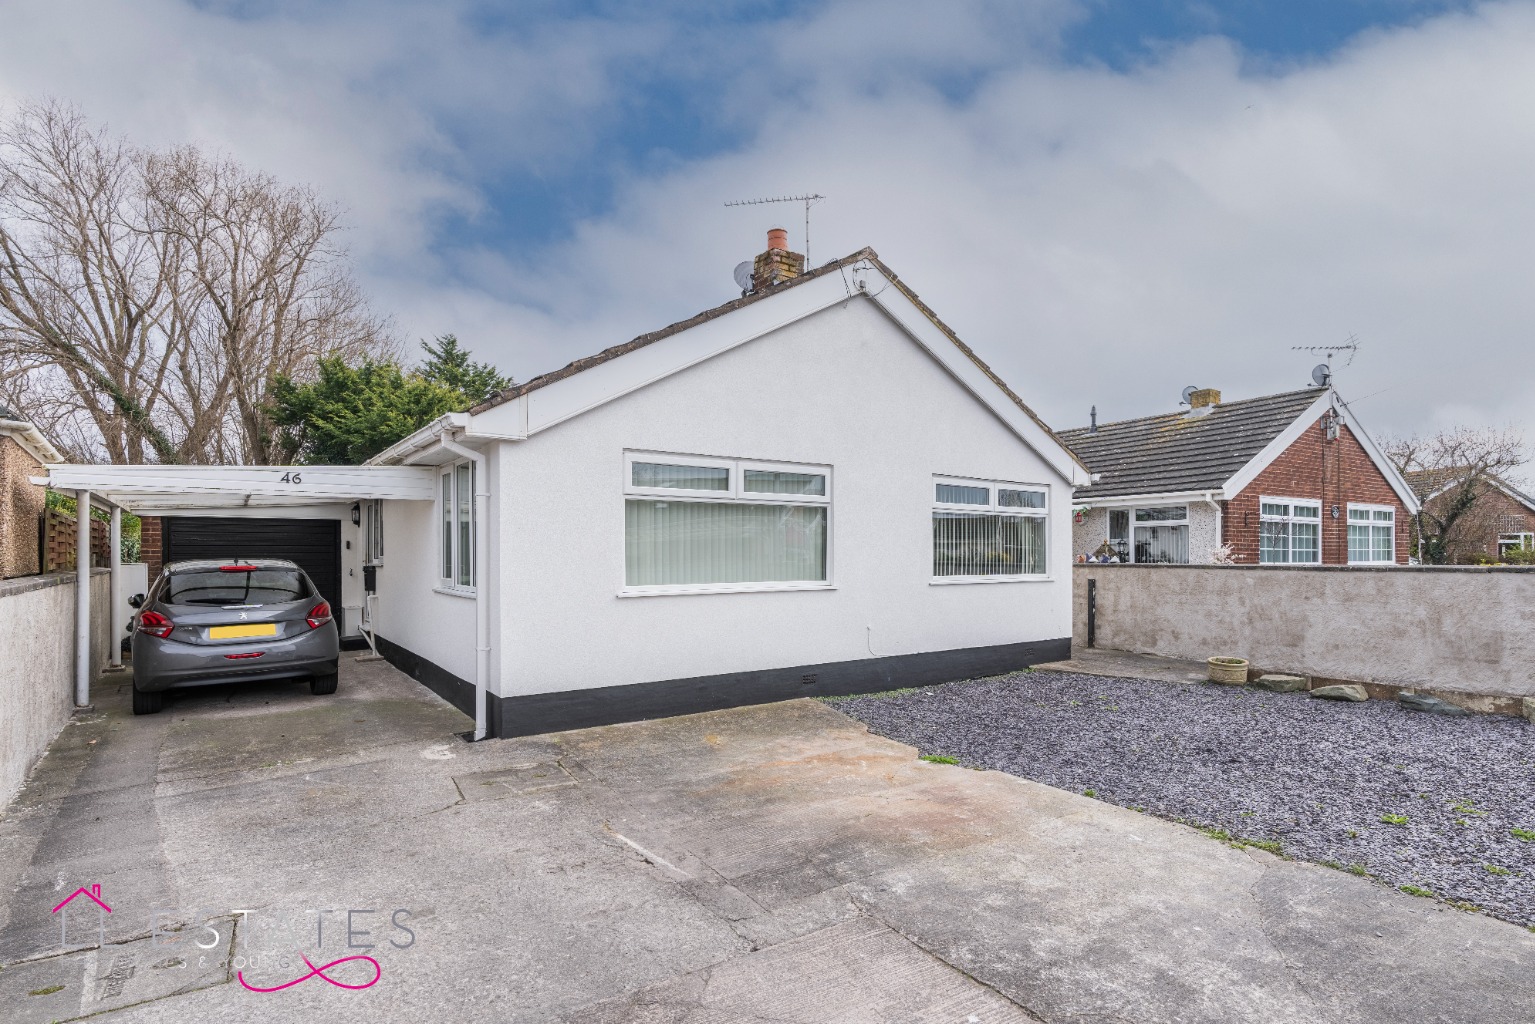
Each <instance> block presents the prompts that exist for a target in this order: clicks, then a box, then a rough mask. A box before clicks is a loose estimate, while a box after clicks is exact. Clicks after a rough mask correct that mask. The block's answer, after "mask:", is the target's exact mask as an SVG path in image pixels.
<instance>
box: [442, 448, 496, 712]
mask: <svg viewBox="0 0 1535 1024" xmlns="http://www.w3.org/2000/svg"><path fill="white" fill-rule="evenodd" d="M437 443H438V444H440V445H442V447H443V448H444V450H446V451H450V452H452V453H453V454H455V455H458V456H460V457H462V458H465V459H469V460H470V461H471V462H473V463H474V532H473V534H472V536H473V538H474V650H475V654H476V658H475V664H474V739H475V741H476V742H478V741H479V740H483V739H484V738H485V732H486V728H485V686H486V681H487V680H488V679H489V678H490V603H489V601H487V600H486V593H485V592H486V590H487V589H488V588H489V586H490V571H489V567H490V545H489V544H486V543H485V538H483V537H481V536H480V532H481V531H482V530H484V529H485V528H486V526H487V524H488V523H489V521H490V482H489V474H487V473H486V472H485V453H484V452H477V451H475V450H474V449H472V448H465V447H464V446H463V445H461V444H459V443H458V442H457V441H454V440H452V439H450V438H449V437H448V436H447V435H446V434H443V435H442V436H441V437H439V438H438V441H437Z"/></svg>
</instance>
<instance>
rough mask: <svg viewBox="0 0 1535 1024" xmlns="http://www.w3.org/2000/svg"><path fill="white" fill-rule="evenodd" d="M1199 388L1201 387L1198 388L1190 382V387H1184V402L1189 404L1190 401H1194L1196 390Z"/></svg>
mask: <svg viewBox="0 0 1535 1024" xmlns="http://www.w3.org/2000/svg"><path fill="white" fill-rule="evenodd" d="M1198 390H1199V389H1198V388H1196V387H1195V386H1194V385H1192V384H1190V385H1189V386H1188V387H1186V388H1184V389H1183V404H1184V405H1188V404H1189V402H1190V401H1192V400H1193V398H1194V392H1196V391H1198Z"/></svg>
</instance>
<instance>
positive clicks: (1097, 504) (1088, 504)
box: [1071, 488, 1221, 508]
mask: <svg viewBox="0 0 1535 1024" xmlns="http://www.w3.org/2000/svg"><path fill="white" fill-rule="evenodd" d="M1220 493H1221V492H1220V490H1219V489H1218V488H1217V489H1213V490H1209V491H1159V492H1155V493H1151V494H1124V495H1120V494H1105V495H1103V496H1101V497H1098V496H1092V497H1081V496H1078V497H1075V498H1073V499H1072V502H1071V503H1072V504H1073V505H1080V506H1083V507H1085V508H1129V507H1131V506H1133V505H1141V506H1146V505H1181V504H1185V503H1187V502H1190V501H1207V500H1209V499H1210V498H1213V497H1218V496H1219V495H1220Z"/></svg>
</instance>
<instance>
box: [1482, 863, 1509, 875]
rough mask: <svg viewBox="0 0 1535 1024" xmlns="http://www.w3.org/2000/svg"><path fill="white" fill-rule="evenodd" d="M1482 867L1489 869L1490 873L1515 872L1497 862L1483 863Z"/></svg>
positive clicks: (1504, 873)
mask: <svg viewBox="0 0 1535 1024" xmlns="http://www.w3.org/2000/svg"><path fill="white" fill-rule="evenodd" d="M1482 867H1483V868H1485V869H1486V870H1487V873H1488V874H1489V875H1511V874H1513V872H1512V871H1510V870H1508V868H1500V867H1498V866H1497V865H1496V864H1483V865H1482Z"/></svg>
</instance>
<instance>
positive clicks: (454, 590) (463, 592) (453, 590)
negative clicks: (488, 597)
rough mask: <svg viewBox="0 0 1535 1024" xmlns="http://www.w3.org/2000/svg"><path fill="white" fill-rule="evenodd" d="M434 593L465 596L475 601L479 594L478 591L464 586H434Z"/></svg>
mask: <svg viewBox="0 0 1535 1024" xmlns="http://www.w3.org/2000/svg"><path fill="white" fill-rule="evenodd" d="M432 593H434V594H446V595H448V596H449V597H463V598H468V599H469V600H471V601H473V600H474V599H475V597H476V596H478V593H477V591H475V590H472V589H469V588H463V587H433V588H432Z"/></svg>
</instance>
